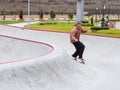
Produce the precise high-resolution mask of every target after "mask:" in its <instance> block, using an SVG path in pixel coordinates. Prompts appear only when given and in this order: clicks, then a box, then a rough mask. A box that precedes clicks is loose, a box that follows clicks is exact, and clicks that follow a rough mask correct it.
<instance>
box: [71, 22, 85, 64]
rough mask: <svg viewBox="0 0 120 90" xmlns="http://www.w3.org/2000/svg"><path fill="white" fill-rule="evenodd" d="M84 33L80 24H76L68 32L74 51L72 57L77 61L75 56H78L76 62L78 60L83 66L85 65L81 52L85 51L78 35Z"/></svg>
mask: <svg viewBox="0 0 120 90" xmlns="http://www.w3.org/2000/svg"><path fill="white" fill-rule="evenodd" d="M86 32H87V31H85V30H83V29H82V27H81V23H77V24H76V26H75V27H74V28H73V29H72V30H71V32H70V41H71V43H72V44H73V45H74V47H75V49H76V51H75V52H74V54H73V55H72V57H73V59H74V60H76V61H77V56H78V60H80V62H81V63H83V64H85V61H84V59H83V52H84V49H85V45H84V44H83V43H82V42H81V41H80V34H81V33H86Z"/></svg>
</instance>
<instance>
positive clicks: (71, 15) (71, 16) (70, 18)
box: [68, 13, 73, 23]
mask: <svg viewBox="0 0 120 90" xmlns="http://www.w3.org/2000/svg"><path fill="white" fill-rule="evenodd" d="M68 17H69V23H70V20H72V19H73V13H69V14H68Z"/></svg>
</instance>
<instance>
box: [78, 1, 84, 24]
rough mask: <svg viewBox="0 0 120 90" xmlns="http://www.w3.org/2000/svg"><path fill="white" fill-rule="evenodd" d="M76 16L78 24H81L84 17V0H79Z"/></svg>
mask: <svg viewBox="0 0 120 90" xmlns="http://www.w3.org/2000/svg"><path fill="white" fill-rule="evenodd" d="M76 14H77V15H76V17H77V22H81V21H82V20H83V15H84V0H77V10H76Z"/></svg>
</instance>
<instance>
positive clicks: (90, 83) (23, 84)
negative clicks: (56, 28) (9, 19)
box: [0, 24, 120, 90]
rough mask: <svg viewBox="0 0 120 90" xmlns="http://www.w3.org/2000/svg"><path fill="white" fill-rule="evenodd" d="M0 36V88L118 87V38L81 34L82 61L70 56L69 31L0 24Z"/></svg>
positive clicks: (114, 89)
mask: <svg viewBox="0 0 120 90" xmlns="http://www.w3.org/2000/svg"><path fill="white" fill-rule="evenodd" d="M18 26H20V25H19V24H18ZM0 40H1V42H0V43H1V44H0V50H1V51H0V53H1V54H0V58H1V60H0V89H1V90H80V89H81V90H89V89H92V90H101V89H102V90H117V89H119V88H120V86H119V84H120V78H119V75H120V71H119V68H120V64H119V63H120V57H119V51H120V47H119V45H120V39H119V38H110V37H109V38H108V37H98V36H90V35H82V36H81V41H82V42H83V43H84V44H85V45H86V49H85V52H84V58H85V60H86V64H85V65H83V64H81V63H79V62H76V61H74V60H73V59H72V58H71V54H72V52H74V50H75V49H74V47H73V45H72V44H71V43H70V41H69V33H60V32H48V31H35V30H30V29H21V28H16V25H15V27H13V26H12V27H11V26H4V25H0Z"/></svg>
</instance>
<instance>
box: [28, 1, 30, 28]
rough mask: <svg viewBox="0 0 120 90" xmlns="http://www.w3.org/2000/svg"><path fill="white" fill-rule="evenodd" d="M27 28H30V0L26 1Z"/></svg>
mask: <svg viewBox="0 0 120 90" xmlns="http://www.w3.org/2000/svg"><path fill="white" fill-rule="evenodd" d="M28 28H30V0H28Z"/></svg>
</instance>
